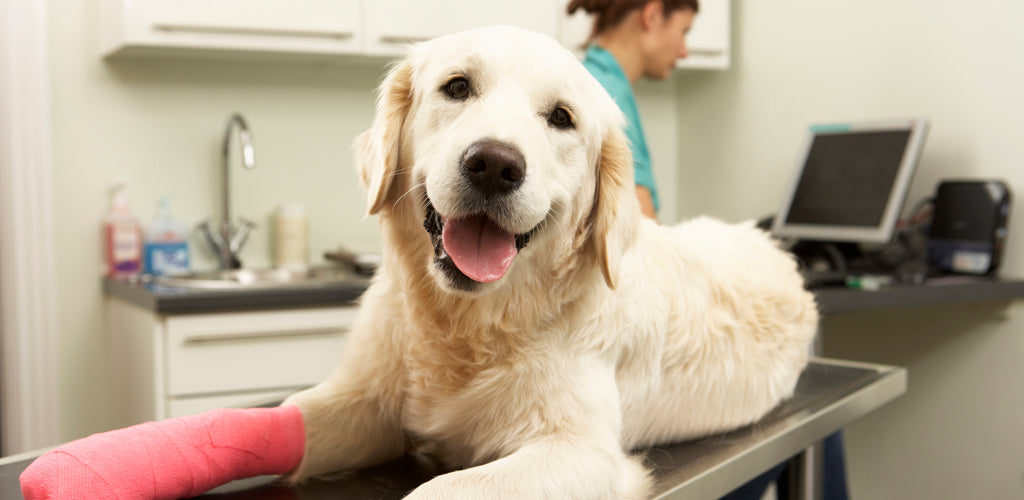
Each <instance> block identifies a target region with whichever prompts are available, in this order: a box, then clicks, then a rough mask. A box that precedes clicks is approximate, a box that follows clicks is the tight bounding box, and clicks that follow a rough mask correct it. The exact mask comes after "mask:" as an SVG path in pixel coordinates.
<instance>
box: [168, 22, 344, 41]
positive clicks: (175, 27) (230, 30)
mask: <svg viewBox="0 0 1024 500" xmlns="http://www.w3.org/2000/svg"><path fill="white" fill-rule="evenodd" d="M153 29H157V30H160V31H185V32H190V33H220V34H226V35H264V36H291V37H305V38H334V39H338V40H347V39H349V38H352V37H354V36H355V33H354V32H351V31H315V30H287V29H279V28H247V27H244V26H204V25H200V24H168V23H155V24H153Z"/></svg>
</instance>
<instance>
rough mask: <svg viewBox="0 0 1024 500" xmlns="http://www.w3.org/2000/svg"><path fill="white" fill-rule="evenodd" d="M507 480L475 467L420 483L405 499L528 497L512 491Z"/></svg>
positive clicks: (458, 499)
mask: <svg viewBox="0 0 1024 500" xmlns="http://www.w3.org/2000/svg"><path fill="white" fill-rule="evenodd" d="M513 490H514V487H513V485H511V484H507V482H504V481H499V480H498V478H496V477H494V476H489V475H487V474H481V473H479V471H477V470H476V469H466V470H460V471H456V472H449V473H448V474H443V475H440V476H437V477H435V478H434V479H431V480H430V481H427V482H426V483H423V484H421V485H420V486H419V487H418V488H416V489H415V490H413V491H412V493H410V494H409V495H408V496H406V497H405V498H406V500H468V499H478V498H487V499H494V500H498V499H506V498H507V499H512V498H529V497H528V496H522V495H520V494H518V493H519V492H517V491H513Z"/></svg>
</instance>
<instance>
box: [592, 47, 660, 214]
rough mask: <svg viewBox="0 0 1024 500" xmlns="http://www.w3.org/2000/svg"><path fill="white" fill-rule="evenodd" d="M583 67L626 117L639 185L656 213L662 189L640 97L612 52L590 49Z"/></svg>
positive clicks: (627, 131)
mask: <svg viewBox="0 0 1024 500" xmlns="http://www.w3.org/2000/svg"><path fill="white" fill-rule="evenodd" d="M583 66H585V67H586V68H587V71H589V72H590V74H591V75H594V78H596V79H597V81H598V83H600V84H601V86H602V87H604V88H605V90H607V91H608V94H610V95H611V96H612V99H614V100H615V104H618V106H619V109H620V110H622V113H623V114H624V115H626V130H625V132H626V138H628V139H629V149H630V151H631V152H632V153H633V169H634V171H635V176H636V184H637V185H639V186H643V187H645V188H647V190H648V191H650V192H651V198H652V199H653V200H654V210H655V211H657V210H658V208H659V207H660V202H659V201H658V190H657V188H656V187H655V186H654V172H652V171H651V155H650V153H648V151H647V140H646V139H644V128H643V125H642V124H641V123H640V112H639V111H637V107H636V96H635V95H634V94H633V87H632V86H631V85H630V84H629V80H628V79H627V78H626V73H625V72H624V71H622V66H620V65H619V62H618V61H616V60H615V56H613V55H612V53H611V52H608V51H607V50H605V49H603V48H601V47H599V46H598V45H596V44H593V45H591V46H589V47H587V54H586V57H584V58H583Z"/></svg>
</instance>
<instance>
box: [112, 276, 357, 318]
mask: <svg viewBox="0 0 1024 500" xmlns="http://www.w3.org/2000/svg"><path fill="white" fill-rule="evenodd" d="M369 286H370V278H369V277H367V276H362V275H358V274H354V273H353V274H352V276H351V278H349V279H345V280H340V281H334V282H330V283H321V284H317V285H315V286H290V287H278V288H259V289H251V288H237V289H218V290H203V289H196V288H181V287H172V286H163V285H159V284H156V283H153V282H138V281H136V282H132V281H127V280H120V279H113V278H109V277H107V278H103V291H104V293H106V294H107V296H108V297H115V298H118V299H121V300H124V301H126V302H129V303H132V304H135V305H137V306H139V307H141V308H143V309H146V310H149V311H151V312H154V313H157V314H169V315H170V314H195V313H206V312H215V311H217V312H220V311H238V310H258V309H283V308H294V307H323V306H340V305H347V304H352V303H354V302H356V300H357V299H358V298H359V296H360V295H362V294H363V292H364V291H366V288H367V287H369Z"/></svg>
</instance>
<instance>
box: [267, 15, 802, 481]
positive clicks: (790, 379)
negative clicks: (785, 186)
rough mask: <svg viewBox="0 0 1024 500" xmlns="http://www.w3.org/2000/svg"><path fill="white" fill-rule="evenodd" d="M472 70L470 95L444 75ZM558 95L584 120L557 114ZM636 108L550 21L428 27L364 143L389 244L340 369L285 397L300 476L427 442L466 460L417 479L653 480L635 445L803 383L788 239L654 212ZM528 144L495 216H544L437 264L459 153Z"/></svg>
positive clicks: (730, 416)
mask: <svg viewBox="0 0 1024 500" xmlns="http://www.w3.org/2000/svg"><path fill="white" fill-rule="evenodd" d="M453 75H462V76H465V77H467V78H468V79H469V81H470V83H471V86H472V88H473V94H472V96H471V98H469V99H467V100H464V101H457V100H453V99H449V98H447V97H446V96H445V95H443V93H442V91H441V89H442V88H443V87H444V85H445V83H446V82H447V81H448V80H450V79H451V78H452V76H453ZM559 105H563V106H566V107H568V108H569V109H570V110H571V113H572V116H573V119H574V123H575V127H574V128H572V129H559V128H556V127H552V126H551V125H550V124H549V123H548V121H547V119H546V116H547V114H548V113H549V112H550V110H551V109H552V108H553V107H555V106H559ZM621 124H622V117H621V114H620V113H619V111H618V109H617V108H616V107H615V104H614V103H613V101H612V100H611V99H610V98H609V97H608V95H607V94H606V93H605V92H604V90H603V89H602V88H601V87H600V86H599V85H598V83H597V82H596V81H595V80H594V79H593V78H591V77H590V75H589V74H588V73H587V72H586V70H585V69H584V68H583V67H582V65H580V64H579V62H578V61H577V60H576V59H575V58H574V57H573V56H572V54H571V53H570V52H568V51H567V50H565V49H563V48H562V47H561V46H559V45H558V44H557V43H556V42H555V41H553V40H551V39H549V38H547V37H544V36H541V35H536V34H532V33H528V32H524V31H521V30H517V29H514V28H507V27H500V28H487V29H481V30H475V31H470V32H466V33H461V34H457V35H452V36H448V37H443V38H439V39H436V40H433V41H430V42H426V43H423V44H420V45H417V46H415V47H413V48H412V49H411V52H410V54H409V56H408V57H407V58H406V59H404V60H402V61H400V62H399V63H397V65H396V66H395V67H394V68H393V69H392V71H391V72H390V74H389V75H388V77H387V79H386V80H385V81H384V83H383V84H382V85H381V90H380V95H379V99H378V108H377V116H376V118H375V120H374V123H373V126H372V127H371V129H370V130H369V131H367V132H366V133H365V134H363V135H362V136H361V137H360V138H359V139H358V141H357V156H358V160H359V168H360V172H361V175H362V180H363V182H364V185H365V186H366V188H367V190H368V199H369V201H368V211H369V213H371V214H379V216H380V222H381V227H382V230H383V235H384V245H383V254H384V255H383V263H382V265H381V267H380V269H379V271H378V272H377V275H376V276H375V278H374V280H373V283H372V285H371V286H370V288H369V290H367V292H366V293H365V295H364V296H363V298H362V299H361V310H360V314H359V317H358V320H357V321H356V324H355V325H354V327H353V329H352V333H351V334H350V337H349V340H348V344H347V347H346V350H345V352H344V356H343V359H342V360H341V363H340V365H339V366H338V368H337V370H336V371H335V372H334V373H333V374H332V375H331V376H330V378H329V379H328V380H326V381H324V382H323V383H321V384H319V385H317V386H316V387H314V388H311V389H309V390H306V391H303V392H300V393H298V394H296V395H294V396H293V397H291V398H290V399H289V400H288V401H286V404H296V405H298V406H299V407H300V409H301V410H302V413H303V416H304V419H305V423H306V452H305V456H304V458H303V460H302V463H301V465H300V466H299V468H298V469H297V470H296V471H294V473H293V474H292V476H291V477H290V479H291V480H293V481H300V480H302V479H304V478H307V477H311V476H316V475H323V474H328V473H331V472H333V471H339V470H346V469H354V468H361V467H365V466H368V465H372V464H375V463H379V462H382V461H386V460H389V459H394V458H397V457H399V456H400V455H402V454H404V453H407V452H410V451H414V450H418V451H424V452H427V453H430V454H432V455H433V456H434V457H436V458H438V459H439V460H441V461H443V462H445V463H447V464H449V465H450V466H452V467H454V468H460V469H462V470H458V471H456V472H451V473H449V474H444V475H441V476H439V477H437V478H435V479H433V480H431V481H429V482H427V483H425V484H424V485H422V486H421V487H419V488H418V489H416V490H415V491H414V492H413V493H412V494H411V496H410V498H467V499H478V498H488V499H496V498H529V499H535V498H556V499H564V498H578V499H639V498H645V497H646V496H647V495H648V493H649V488H650V478H649V476H648V473H647V471H646V470H645V468H644V467H643V466H642V464H641V460H640V459H639V458H638V457H635V456H632V455H631V454H630V452H629V450H632V449H635V448H637V447H643V446H648V445H652V444H656V443H665V442H670V441H676V440H682V439H688V438H693V437H696V436H701V435H705V434H708V433H714V432H720V431H724V430H728V429H732V428H735V427H739V426H743V425H746V424H750V423H752V422H754V421H756V420H757V419H759V418H760V417H761V416H763V415H764V414H765V413H766V412H768V411H769V410H770V409H772V408H773V407H774V406H776V405H777V404H778V403H779V402H780V401H781V400H783V399H785V398H786V397H788V396H790V395H791V393H792V391H793V388H794V385H795V384H796V380H797V377H798V375H799V374H800V372H801V370H802V369H803V367H804V366H805V364H806V362H807V356H808V345H809V343H810V341H811V339H812V337H813V335H814V332H815V330H816V326H817V320H818V315H817V311H816V307H815V304H814V301H813V298H812V296H811V295H810V294H809V293H807V292H806V291H804V289H803V287H802V282H801V278H800V276H799V275H798V274H797V272H796V267H795V264H794V261H793V259H792V258H791V257H790V256H789V255H787V254H786V253H784V252H782V251H780V250H779V249H778V248H777V247H776V245H774V244H773V243H772V241H771V240H770V239H769V238H768V237H767V236H766V235H765V234H764V233H763V232H762V231H759V230H757V229H755V228H753V227H752V226H751V225H749V224H745V225H727V224H723V223H721V222H717V221H715V220H712V219H708V218H699V219H696V220H693V221H690V222H687V223H685V224H682V225H679V226H677V227H663V226H658V225H656V224H654V223H653V222H651V221H649V220H646V219H644V218H642V217H641V215H640V212H639V206H638V204H637V201H636V198H635V194H634V188H633V174H632V165H631V160H630V158H629V150H628V148H627V147H626V143H625V139H624V137H623V134H622V132H621V131H620V128H621ZM479 139H494V140H499V141H501V142H503V143H505V144H509V145H512V146H514V147H516V148H518V149H519V150H520V151H521V152H522V154H523V156H524V158H525V160H526V163H527V171H526V179H525V181H524V183H523V185H522V187H521V188H520V189H519V190H517V191H516V194H515V197H514V199H513V201H512V202H511V203H510V205H509V207H510V208H509V209H508V210H507V211H506V212H507V213H502V214H500V215H496V216H495V217H497V219H496V222H498V223H500V224H501V225H502V226H503V227H505V228H507V229H508V230H510V231H512V232H515V233H522V232H526V231H528V230H530V229H531V228H534V227H536V228H537V229H536V232H535V233H534V234H533V237H532V239H531V240H530V243H529V244H528V245H527V246H526V247H525V248H523V249H522V251H521V252H520V253H519V255H518V256H517V257H516V259H515V260H514V261H513V264H512V267H511V269H509V271H508V273H507V274H506V275H505V276H504V277H503V278H501V279H500V280H498V281H496V282H494V283H488V284H480V286H478V287H476V288H474V289H473V290H470V291H465V290H460V289H457V288H455V287H452V286H451V283H449V282H448V281H447V278H445V276H444V275H443V274H442V273H440V271H438V270H437V266H436V265H435V263H434V249H433V247H432V246H431V241H430V237H429V235H428V234H427V232H426V231H424V228H423V220H424V217H425V212H424V210H425V208H424V206H425V203H426V200H428V199H429V200H430V202H431V203H433V205H434V206H435V207H436V209H437V211H438V212H439V213H441V214H442V215H445V216H461V215H467V213H466V211H467V210H469V209H467V208H466V205H465V203H464V201H463V199H462V197H463V194H464V193H465V189H466V187H465V185H464V184H463V183H462V182H461V181H460V178H459V176H458V174H457V171H458V164H459V161H458V160H459V158H461V156H462V155H463V152H464V151H465V149H466V147H467V146H468V145H469V144H470V143H472V142H474V141H476V140H479Z"/></svg>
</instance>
